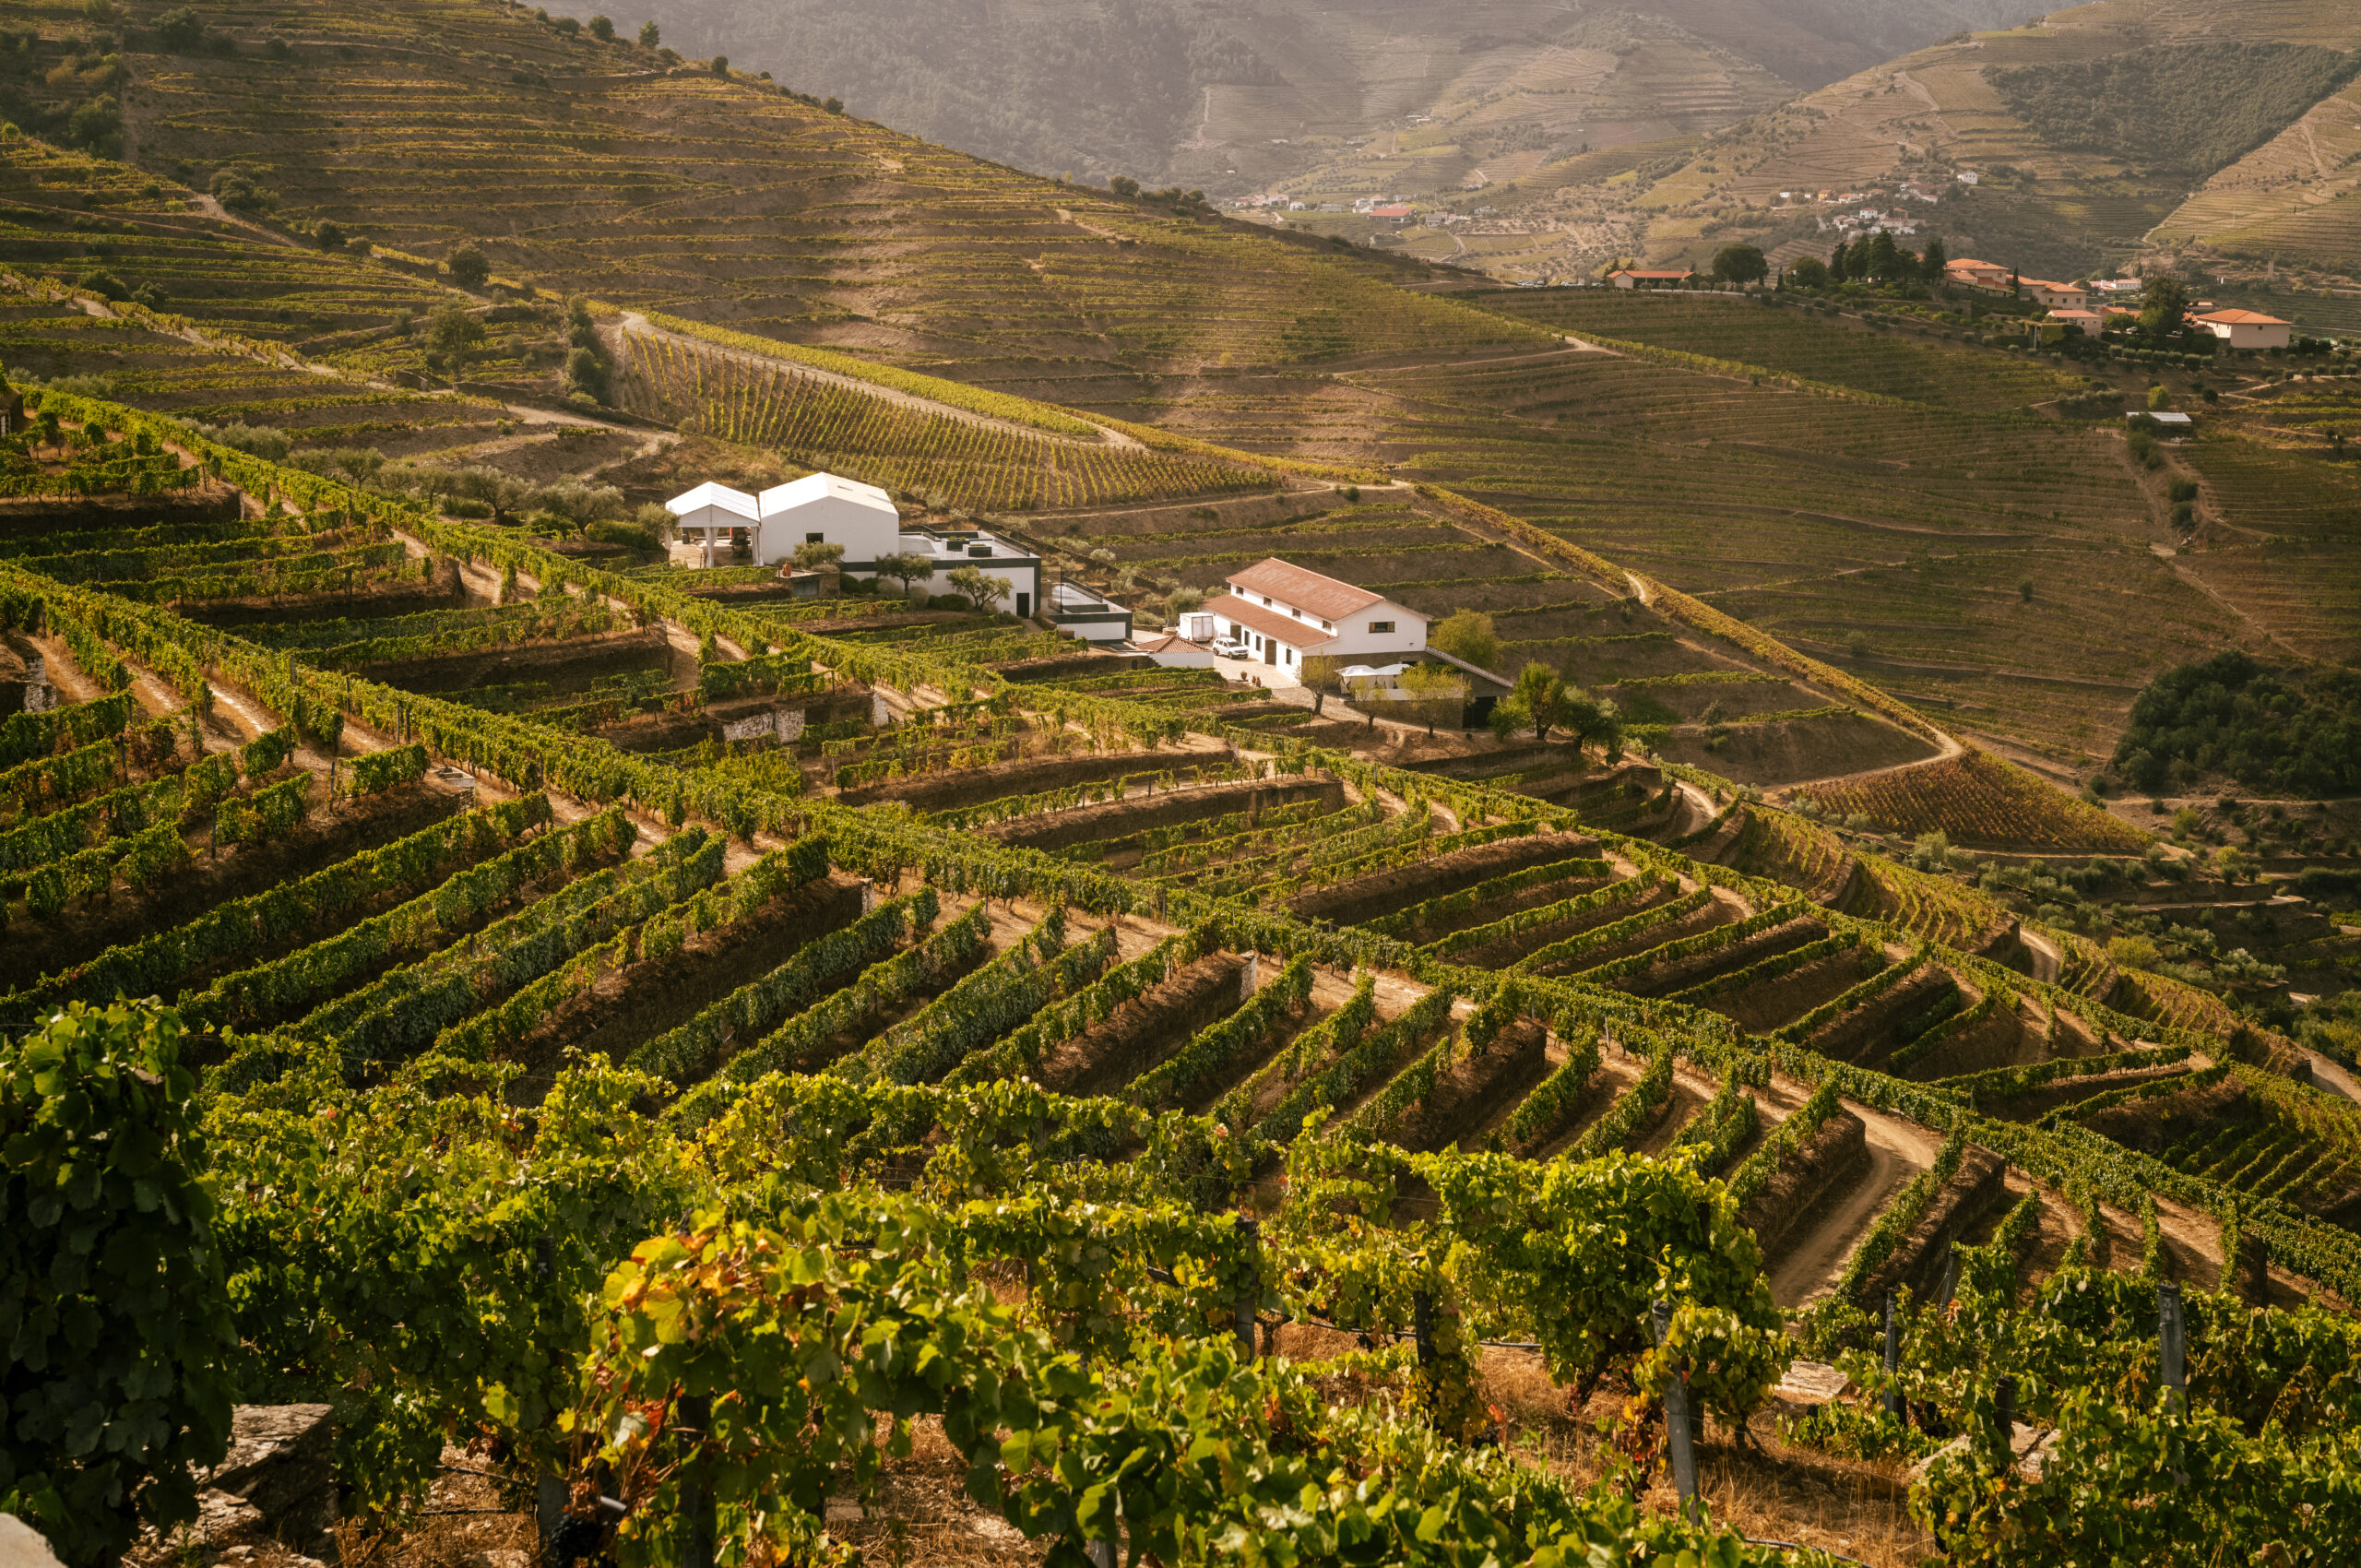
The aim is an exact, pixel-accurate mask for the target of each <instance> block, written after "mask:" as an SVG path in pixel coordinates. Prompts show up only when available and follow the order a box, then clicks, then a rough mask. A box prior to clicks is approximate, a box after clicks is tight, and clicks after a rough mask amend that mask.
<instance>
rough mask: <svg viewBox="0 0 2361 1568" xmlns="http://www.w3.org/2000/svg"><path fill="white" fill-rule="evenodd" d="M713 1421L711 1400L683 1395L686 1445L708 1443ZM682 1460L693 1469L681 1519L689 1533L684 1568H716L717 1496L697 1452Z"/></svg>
mask: <svg viewBox="0 0 2361 1568" xmlns="http://www.w3.org/2000/svg"><path fill="white" fill-rule="evenodd" d="M712 1419H713V1407H712V1404H711V1402H710V1401H709V1400H706V1399H704V1398H702V1397H699V1396H694V1395H683V1396H682V1398H681V1403H680V1412H679V1421H680V1431H681V1433H682V1437H683V1438H684V1439H687V1440H688V1443H684V1445H683V1446H684V1447H688V1445H689V1444H693V1443H702V1442H704V1441H705V1437H706V1427H707V1426H709V1425H710V1424H711V1422H712ZM682 1457H683V1459H684V1460H687V1461H688V1464H689V1469H688V1475H687V1477H686V1479H684V1480H683V1481H682V1486H681V1517H682V1522H683V1523H684V1524H686V1525H687V1526H688V1531H687V1534H686V1535H685V1536H684V1537H683V1538H682V1542H681V1568H713V1538H714V1533H715V1531H714V1525H715V1519H714V1505H713V1493H712V1492H711V1491H709V1490H707V1488H706V1485H705V1476H704V1472H703V1467H701V1466H699V1465H697V1464H696V1463H695V1460H694V1449H693V1448H690V1450H689V1452H687V1453H684V1454H683V1455H682Z"/></svg>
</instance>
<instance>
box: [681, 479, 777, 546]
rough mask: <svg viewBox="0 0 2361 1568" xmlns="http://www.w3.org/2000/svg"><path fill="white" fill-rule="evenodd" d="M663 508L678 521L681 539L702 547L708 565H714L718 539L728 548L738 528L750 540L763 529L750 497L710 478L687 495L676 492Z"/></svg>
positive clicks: (757, 507) (759, 510)
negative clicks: (745, 533) (731, 537)
mask: <svg viewBox="0 0 2361 1568" xmlns="http://www.w3.org/2000/svg"><path fill="white" fill-rule="evenodd" d="M664 509H665V510H666V511H668V512H670V513H671V514H672V516H673V517H676V518H678V519H679V520H680V522H679V528H680V535H681V539H682V541H683V542H685V543H688V544H702V545H703V546H704V547H705V564H706V565H708V566H710V565H712V564H713V552H714V546H715V544H716V542H717V541H718V543H719V544H720V546H721V548H722V549H724V550H728V549H730V536H731V535H732V534H733V533H734V532H735V531H736V530H737V529H745V530H746V532H747V536H748V537H749V538H750V539H751V538H753V536H754V535H755V534H756V533H757V532H758V531H759V530H760V529H761V528H762V521H763V510H762V506H761V505H760V504H759V503H758V502H756V501H755V499H754V498H753V496H751V495H749V494H747V493H745V492H744V491H742V490H732V489H730V487H729V486H728V485H726V484H716V483H714V482H713V481H711V480H707V481H706V482H705V483H703V484H701V485H698V486H697V487H696V488H695V489H694V490H692V491H690V492H688V493H686V494H682V495H675V496H674V497H672V499H671V500H670V501H667V502H666V503H664Z"/></svg>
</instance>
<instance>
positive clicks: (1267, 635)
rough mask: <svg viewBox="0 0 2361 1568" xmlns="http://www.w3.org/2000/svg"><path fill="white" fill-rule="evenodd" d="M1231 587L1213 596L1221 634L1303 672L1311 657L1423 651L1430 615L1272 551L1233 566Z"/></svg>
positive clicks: (1266, 659) (1209, 606)
mask: <svg viewBox="0 0 2361 1568" xmlns="http://www.w3.org/2000/svg"><path fill="white" fill-rule="evenodd" d="M1227 586H1228V589H1229V591H1228V593H1225V594H1223V595H1222V596H1221V597H1220V598H1218V599H1213V600H1206V601H1205V604H1204V608H1203V609H1202V610H1200V611H1199V612H1197V613H1198V615H1201V616H1202V615H1210V616H1212V617H1213V621H1214V632H1215V635H1216V637H1217V638H1218V639H1219V640H1220V641H1222V642H1225V643H1234V644H1240V645H1242V646H1243V647H1245V649H1246V653H1245V655H1244V657H1246V658H1250V659H1256V660H1258V661H1260V662H1262V663H1264V664H1268V665H1270V666H1271V667H1272V668H1274V669H1275V670H1280V671H1286V672H1287V673H1288V674H1290V675H1292V676H1294V677H1296V678H1297V679H1298V680H1300V679H1301V678H1302V674H1303V661H1304V659H1307V658H1311V657H1318V658H1322V659H1366V658H1370V657H1372V656H1377V655H1394V654H1416V653H1423V652H1425V651H1426V647H1427V618H1426V617H1425V616H1424V615H1421V614H1419V613H1418V612H1417V611H1415V610H1412V609H1410V608H1409V607H1407V606H1406V605H1402V604H1397V603H1395V602H1394V600H1390V599H1387V598H1386V597H1385V596H1384V595H1382V594H1378V593H1371V592H1370V590H1369V589H1367V588H1355V587H1354V586H1353V585H1352V584H1350V583H1345V582H1338V581H1337V580H1336V579H1335V578H1334V577H1328V576H1322V575H1321V574H1319V573H1318V572H1314V571H1311V570H1309V569H1307V568H1305V567H1302V566H1298V565H1294V564H1290V563H1288V562H1286V561H1281V560H1279V559H1277V558H1276V557H1275V556H1274V557H1272V558H1270V559H1268V560H1264V561H1258V562H1256V563H1255V564H1253V565H1252V566H1249V567H1247V568H1246V569H1245V570H1244V571H1242V572H1233V573H1232V574H1230V576H1229V577H1228V583H1227Z"/></svg>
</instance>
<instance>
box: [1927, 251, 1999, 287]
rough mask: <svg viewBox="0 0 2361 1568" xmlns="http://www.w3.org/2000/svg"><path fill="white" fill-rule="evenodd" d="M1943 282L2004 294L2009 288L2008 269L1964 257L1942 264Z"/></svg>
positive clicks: (1992, 263) (1991, 262)
mask: <svg viewBox="0 0 2361 1568" xmlns="http://www.w3.org/2000/svg"><path fill="white" fill-rule="evenodd" d="M1943 281H1944V282H1946V283H1957V284H1960V285H1962V286H1964V287H1966V288H1970V289H1992V290H1997V291H2000V292H2003V293H2005V292H2007V291H2008V287H2009V269H2008V268H2007V267H2002V266H2001V265H2000V264H1999V263H1998V262H1993V261H1977V260H1976V259H1975V257H1973V256H1966V257H1963V258H1961V259H1960V260H1958V261H1951V262H1945V263H1944V264H1943Z"/></svg>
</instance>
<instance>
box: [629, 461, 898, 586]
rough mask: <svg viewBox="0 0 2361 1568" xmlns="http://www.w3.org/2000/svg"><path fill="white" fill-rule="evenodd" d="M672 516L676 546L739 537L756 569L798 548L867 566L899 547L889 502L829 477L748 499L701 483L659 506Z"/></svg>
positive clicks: (732, 542) (717, 543) (732, 544)
mask: <svg viewBox="0 0 2361 1568" xmlns="http://www.w3.org/2000/svg"><path fill="white" fill-rule="evenodd" d="M664 508H665V510H666V511H669V512H670V513H671V514H672V516H673V517H676V518H677V519H679V523H678V527H679V529H680V535H681V539H682V542H683V543H686V544H690V545H696V546H702V545H705V544H706V543H708V542H710V543H711V544H712V545H713V547H714V550H715V551H716V552H717V553H718V552H721V551H725V550H733V549H735V548H736V546H737V545H738V543H739V542H740V541H741V540H743V542H744V544H745V546H746V549H747V550H748V551H749V552H751V553H752V554H753V557H754V560H755V562H756V564H760V565H765V566H776V565H778V564H781V563H782V562H787V561H792V560H793V559H794V558H795V549H796V546H798V545H800V544H805V543H811V544H837V545H842V546H843V547H844V552H845V559H846V560H847V561H848V562H851V561H874V560H876V559H877V558H878V557H879V556H881V555H890V554H892V553H893V552H896V550H899V549H900V548H901V544H900V542H899V541H900V538H901V531H902V514H901V512H900V510H899V509H898V508H896V506H895V505H894V498H893V497H892V496H890V495H888V494H886V493H884V491H882V490H880V489H878V488H877V487H876V486H875V485H873V484H862V483H860V481H857V480H849V479H844V478H840V477H839V476H837V475H836V474H806V475H805V476H804V477H803V478H801V479H799V480H793V481H789V482H788V483H786V484H779V485H773V486H772V487H771V488H770V489H768V490H765V491H764V492H763V493H762V494H760V495H749V494H747V493H745V492H744V491H742V490H732V489H730V486H728V485H726V484H716V483H714V482H713V481H710V480H708V481H706V482H705V483H703V484H701V485H698V486H697V487H696V488H695V489H694V490H692V491H690V492H688V493H686V494H683V495H675V496H674V497H672V499H671V500H670V501H667V502H666V503H664Z"/></svg>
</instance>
